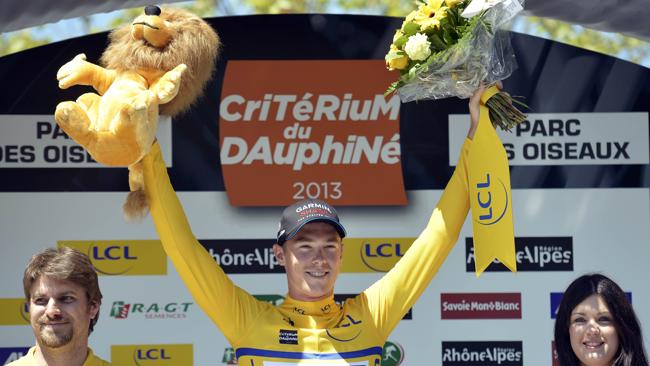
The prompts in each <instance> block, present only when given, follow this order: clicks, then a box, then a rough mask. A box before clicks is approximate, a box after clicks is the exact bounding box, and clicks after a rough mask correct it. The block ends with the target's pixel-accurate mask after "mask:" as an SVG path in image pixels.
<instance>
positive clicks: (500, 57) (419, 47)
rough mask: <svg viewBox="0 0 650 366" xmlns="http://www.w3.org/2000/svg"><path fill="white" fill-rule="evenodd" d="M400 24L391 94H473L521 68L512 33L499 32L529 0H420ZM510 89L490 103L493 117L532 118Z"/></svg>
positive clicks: (392, 54)
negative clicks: (526, 113) (480, 86)
mask: <svg viewBox="0 0 650 366" xmlns="http://www.w3.org/2000/svg"><path fill="white" fill-rule="evenodd" d="M417 3H418V4H419V6H418V9H416V10H414V11H412V12H411V13H410V14H408V16H407V17H406V19H405V20H404V22H403V23H402V26H401V28H400V29H397V30H396V32H395V36H394V37H393V42H392V44H391V45H390V50H389V51H388V53H387V54H386V66H387V67H388V69H389V70H399V72H400V78H399V79H398V80H397V81H395V82H394V83H392V84H391V85H390V87H389V88H388V90H386V94H390V93H392V92H394V91H397V92H398V93H399V95H400V98H401V100H402V101H403V102H410V101H413V100H420V99H441V98H447V97H451V96H457V97H460V98H468V97H469V96H471V95H472V93H473V92H474V90H476V89H477V88H478V86H479V84H480V83H481V82H483V83H485V84H492V83H495V82H497V81H499V80H503V79H506V78H507V77H508V76H510V74H511V73H512V71H513V70H514V69H515V68H516V61H515V57H514V51H513V50H512V48H511V46H510V39H509V36H508V34H507V33H504V32H495V30H496V29H497V28H498V27H499V26H500V25H502V24H503V23H505V22H507V21H508V20H510V19H511V18H512V17H514V15H515V14H517V13H518V12H519V11H521V10H523V6H522V3H523V0H417ZM513 102H514V103H517V104H520V105H523V103H521V102H519V101H517V100H515V99H512V97H511V96H510V95H509V94H508V93H505V92H499V93H497V94H496V95H495V96H493V97H492V98H490V99H489V100H488V102H487V103H486V105H487V107H488V109H489V110H490V120H491V121H492V122H493V123H494V124H496V125H499V126H500V127H501V128H502V129H504V130H509V129H511V128H512V127H513V126H515V125H516V124H518V123H520V122H522V121H524V120H525V119H526V117H525V115H523V114H522V113H521V112H520V111H519V110H518V109H517V108H515V107H514V106H513Z"/></svg>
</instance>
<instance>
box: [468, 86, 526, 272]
mask: <svg viewBox="0 0 650 366" xmlns="http://www.w3.org/2000/svg"><path fill="white" fill-rule="evenodd" d="M498 92H499V89H497V87H496V86H492V87H490V88H488V89H487V90H486V91H485V92H484V93H483V95H482V96H481V114H480V118H479V123H478V127H477V129H476V133H475V134H474V141H473V142H472V148H471V150H470V152H469V156H468V165H469V166H468V168H469V169H468V170H469V172H468V175H469V177H468V178H469V195H470V207H471V209H472V227H473V229H474V257H475V258H476V276H477V277H478V276H480V275H481V273H482V272H483V271H485V269H486V268H487V267H488V266H489V265H490V264H491V263H492V261H493V260H494V259H498V260H499V261H500V262H501V263H503V264H504V265H505V266H506V267H508V269H510V270H511V271H513V272H516V271H517V261H516V259H515V235H514V226H513V223H512V193H511V192H510V171H509V169H508V157H507V155H506V151H505V149H504V148H503V143H501V140H500V139H499V136H498V135H497V133H496V131H495V129H494V127H493V126H492V123H491V122H490V114H489V110H488V108H487V107H486V106H485V102H486V101H487V100H488V99H490V97H492V96H493V95H494V94H496V93H498Z"/></svg>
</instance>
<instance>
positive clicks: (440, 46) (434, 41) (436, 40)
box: [429, 34, 447, 51]
mask: <svg viewBox="0 0 650 366" xmlns="http://www.w3.org/2000/svg"><path fill="white" fill-rule="evenodd" d="M429 42H431V47H433V48H434V49H435V50H436V51H442V50H444V49H447V45H446V44H445V42H443V41H442V39H440V37H439V36H438V35H437V34H432V35H431V36H429Z"/></svg>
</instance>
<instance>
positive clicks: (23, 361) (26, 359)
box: [7, 346, 110, 366]
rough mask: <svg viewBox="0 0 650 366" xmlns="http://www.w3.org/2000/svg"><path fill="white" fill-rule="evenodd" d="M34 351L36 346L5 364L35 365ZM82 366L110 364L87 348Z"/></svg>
mask: <svg viewBox="0 0 650 366" xmlns="http://www.w3.org/2000/svg"><path fill="white" fill-rule="evenodd" d="M35 353H36V346H34V347H32V348H30V349H29V351H27V354H26V355H25V356H23V357H21V358H19V359H17V360H16V361H14V362H10V363H8V364H7V366H36V365H38V363H37V362H36V356H34V354H35ZM82 366H110V364H109V363H108V362H106V361H104V360H102V359H101V358H99V357H97V356H95V354H94V353H93V350H91V349H90V348H88V356H87V357H86V361H84V364H83V365H82Z"/></svg>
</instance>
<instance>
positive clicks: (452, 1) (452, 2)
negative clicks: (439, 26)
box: [445, 0, 463, 8]
mask: <svg viewBox="0 0 650 366" xmlns="http://www.w3.org/2000/svg"><path fill="white" fill-rule="evenodd" d="M462 1H463V0H445V4H446V5H447V6H448V7H450V8H453V7H454V6H456V5H458V3H460V2H462Z"/></svg>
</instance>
